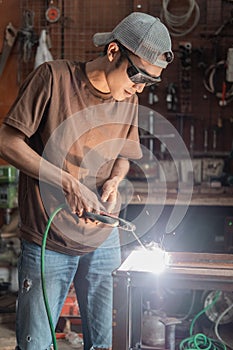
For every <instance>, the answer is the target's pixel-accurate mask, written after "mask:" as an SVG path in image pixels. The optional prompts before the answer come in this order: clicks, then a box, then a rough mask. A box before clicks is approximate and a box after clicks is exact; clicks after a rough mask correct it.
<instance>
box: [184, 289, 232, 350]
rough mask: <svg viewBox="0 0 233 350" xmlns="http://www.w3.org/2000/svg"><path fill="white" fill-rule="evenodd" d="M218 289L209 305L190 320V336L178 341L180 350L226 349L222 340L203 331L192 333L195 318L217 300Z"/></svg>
mask: <svg viewBox="0 0 233 350" xmlns="http://www.w3.org/2000/svg"><path fill="white" fill-rule="evenodd" d="M220 293H221V292H220V291H219V292H216V295H215V297H214V299H213V301H212V303H210V304H209V305H207V306H206V307H205V308H204V309H203V310H201V311H200V312H199V313H198V314H197V315H196V316H195V317H194V319H193V320H192V323H191V325H190V329H189V334H190V336H189V337H188V338H185V339H183V340H182V341H181V343H180V346H179V348H180V350H189V349H202V350H218V349H220V350H226V349H227V348H226V345H225V344H224V343H222V342H219V341H218V340H215V339H211V338H209V337H207V336H206V335H205V334H203V333H197V334H193V328H194V324H195V322H196V320H197V319H198V318H199V317H200V316H201V315H202V314H203V313H205V312H206V310H208V309H209V308H211V307H212V306H213V305H214V304H215V303H216V302H217V300H218V298H219V296H220Z"/></svg>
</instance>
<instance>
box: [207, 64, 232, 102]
mask: <svg viewBox="0 0 233 350" xmlns="http://www.w3.org/2000/svg"><path fill="white" fill-rule="evenodd" d="M220 68H222V69H223V70H225V68H226V61H224V60H221V61H219V62H216V63H215V64H212V65H210V66H209V67H208V68H207V69H206V71H205V74H204V79H203V84H204V87H205V89H206V90H207V91H209V92H210V93H212V94H214V95H215V96H216V97H217V98H219V99H220V102H219V104H220V106H221V105H222V104H221V103H224V102H225V104H226V105H228V104H229V103H230V102H231V101H232V98H233V84H230V87H229V88H228V90H226V87H225V91H223V88H222V90H221V91H218V90H217V88H216V86H215V80H216V72H217V70H218V69H220ZM223 92H224V93H223ZM223 95H224V96H223ZM223 105H224V104H223Z"/></svg>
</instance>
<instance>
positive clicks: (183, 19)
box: [161, 0, 200, 37]
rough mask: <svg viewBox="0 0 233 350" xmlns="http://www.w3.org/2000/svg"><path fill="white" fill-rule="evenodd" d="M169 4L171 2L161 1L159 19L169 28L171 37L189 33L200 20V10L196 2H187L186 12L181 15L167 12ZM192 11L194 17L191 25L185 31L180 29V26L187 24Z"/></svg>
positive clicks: (193, 0) (191, 0) (168, 0)
mask: <svg viewBox="0 0 233 350" xmlns="http://www.w3.org/2000/svg"><path fill="white" fill-rule="evenodd" d="M170 3H171V0H163V3H162V11H161V17H162V19H163V20H164V21H165V22H166V24H167V26H168V27H169V29H170V33H171V35H172V36H176V37H178V36H184V35H186V34H188V33H190V32H191V31H192V30H193V29H194V28H195V27H196V26H197V24H198V22H199V19H200V8H199V6H198V4H197V2H196V1H195V0H188V3H189V7H188V10H187V12H186V13H184V14H183V15H174V14H172V13H171V12H170V11H168V7H169V5H170ZM194 11H195V17H194V20H193V24H192V25H191V26H190V27H189V28H187V29H186V30H184V29H182V26H184V25H185V24H187V22H188V21H189V20H190V18H191V16H192V14H193V12H194Z"/></svg>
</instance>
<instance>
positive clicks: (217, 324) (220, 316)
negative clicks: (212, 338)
mask: <svg viewBox="0 0 233 350" xmlns="http://www.w3.org/2000/svg"><path fill="white" fill-rule="evenodd" d="M232 308H233V304H231V305H230V306H228V307H227V308H226V309H225V311H223V312H222V313H221V315H219V317H218V319H217V321H216V323H215V327H214V331H215V334H216V337H217V338H218V340H219V341H221V342H223V343H224V344H225V345H226V346H227V347H228V348H230V349H232V345H229V344H228V343H226V342H225V341H224V340H223V339H222V338H221V337H220V335H219V331H218V327H219V324H220V322H221V320H222V318H223V317H224V316H225V315H226V314H227V313H228V312H229V311H230V310H231V309H232Z"/></svg>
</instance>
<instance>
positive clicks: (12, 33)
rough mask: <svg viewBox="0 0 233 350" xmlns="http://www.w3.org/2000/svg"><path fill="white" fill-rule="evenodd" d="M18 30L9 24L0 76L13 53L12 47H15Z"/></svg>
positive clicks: (0, 57) (1, 57) (2, 54)
mask: <svg viewBox="0 0 233 350" xmlns="http://www.w3.org/2000/svg"><path fill="white" fill-rule="evenodd" d="M17 33H18V31H17V29H15V27H14V26H13V25H12V23H9V24H8V25H7V26H6V30H5V37H4V42H3V49H2V53H1V56H0V76H1V75H2V72H3V70H4V68H5V65H6V62H7V59H8V57H9V55H10V53H11V50H12V47H13V45H14V42H15V39H16V37H17Z"/></svg>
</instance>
